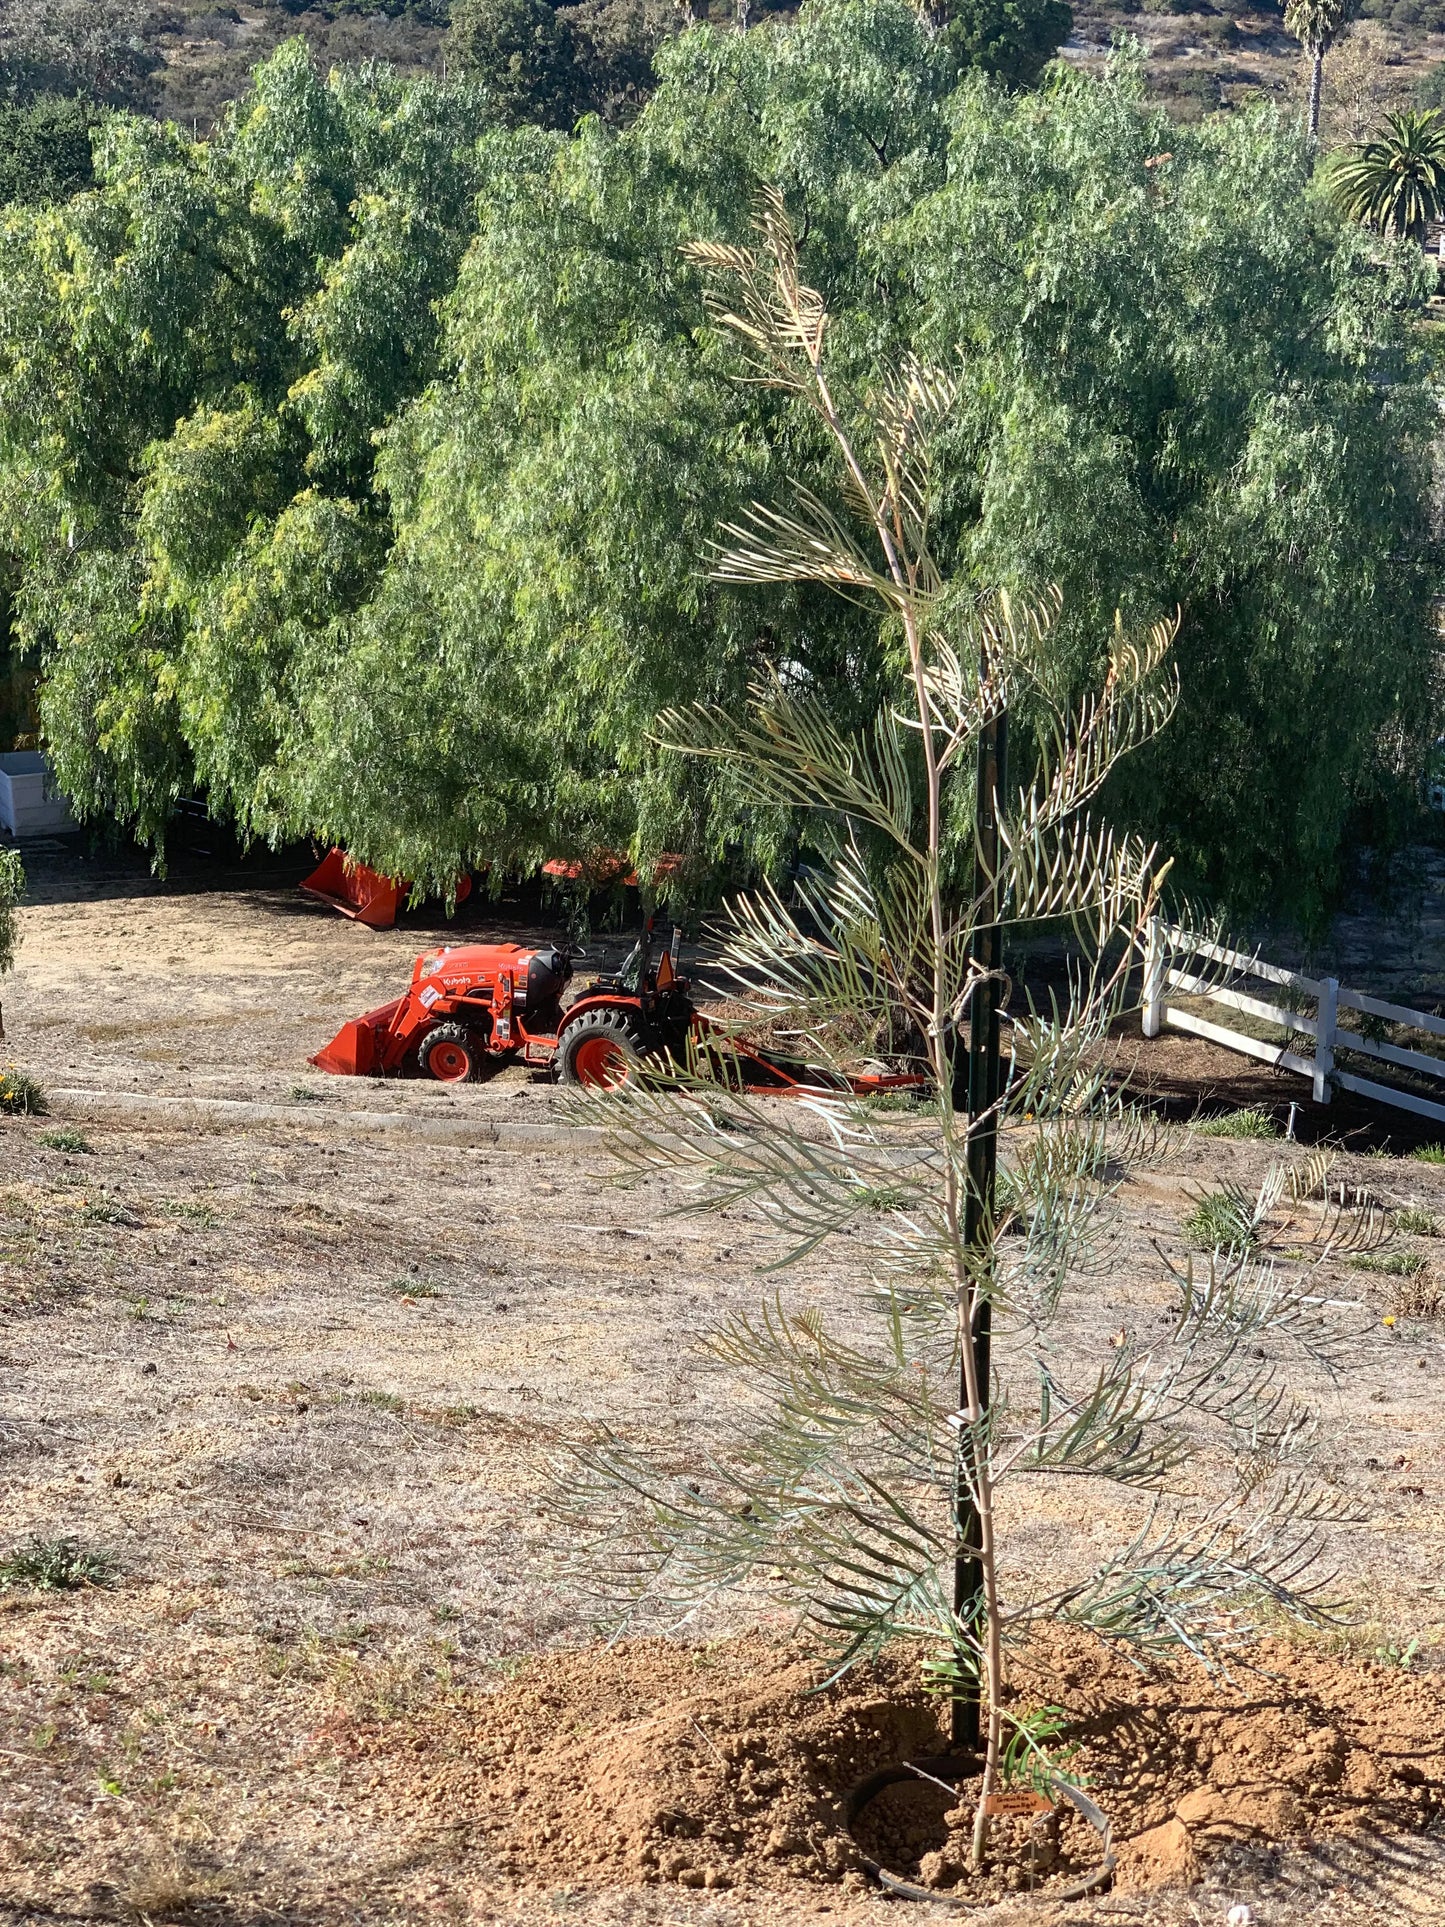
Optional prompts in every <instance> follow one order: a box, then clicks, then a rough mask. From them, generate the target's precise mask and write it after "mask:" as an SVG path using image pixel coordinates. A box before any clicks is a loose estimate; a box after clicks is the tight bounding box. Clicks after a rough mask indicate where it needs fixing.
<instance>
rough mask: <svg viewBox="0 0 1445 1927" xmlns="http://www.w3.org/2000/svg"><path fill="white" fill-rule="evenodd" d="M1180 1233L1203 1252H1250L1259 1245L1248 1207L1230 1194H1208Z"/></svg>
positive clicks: (1200, 1201)
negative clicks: (1254, 1246) (1256, 1244)
mask: <svg viewBox="0 0 1445 1927" xmlns="http://www.w3.org/2000/svg"><path fill="white" fill-rule="evenodd" d="M1179 1229H1180V1230H1181V1231H1182V1232H1183V1233H1184V1237H1185V1240H1186V1242H1187V1243H1189V1244H1192V1245H1193V1246H1194V1247H1195V1248H1196V1250H1199V1251H1248V1250H1249V1249H1250V1248H1251V1247H1252V1246H1253V1245H1254V1244H1255V1243H1256V1242H1257V1233H1256V1230H1255V1226H1254V1222H1253V1219H1252V1217H1251V1215H1250V1210H1249V1205H1248V1203H1247V1202H1246V1201H1245V1200H1244V1199H1243V1198H1239V1197H1235V1196H1234V1195H1232V1194H1231V1193H1230V1192H1228V1191H1209V1192H1207V1193H1206V1194H1205V1195H1204V1196H1203V1197H1202V1198H1200V1199H1199V1201H1198V1203H1197V1204H1196V1205H1195V1207H1194V1209H1193V1210H1192V1211H1191V1212H1190V1213H1189V1214H1188V1216H1187V1217H1185V1218H1184V1219H1182V1220H1181V1222H1180V1226H1179Z"/></svg>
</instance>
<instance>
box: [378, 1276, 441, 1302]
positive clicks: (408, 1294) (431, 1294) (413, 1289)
mask: <svg viewBox="0 0 1445 1927" xmlns="http://www.w3.org/2000/svg"><path fill="white" fill-rule="evenodd" d="M388 1289H389V1290H391V1291H394V1292H395V1293H396V1295H397V1296H398V1298H440V1297H441V1295H442V1294H441V1288H440V1287H439V1286H437V1285H434V1284H433V1283H432V1281H431V1279H430V1278H393V1279H392V1281H391V1284H390V1286H389V1287H388Z"/></svg>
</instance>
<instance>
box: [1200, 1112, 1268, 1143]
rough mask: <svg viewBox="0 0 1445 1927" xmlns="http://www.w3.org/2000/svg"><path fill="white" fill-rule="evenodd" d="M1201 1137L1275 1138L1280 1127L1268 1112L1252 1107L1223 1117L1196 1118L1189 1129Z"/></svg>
mask: <svg viewBox="0 0 1445 1927" xmlns="http://www.w3.org/2000/svg"><path fill="white" fill-rule="evenodd" d="M1189 1128H1190V1129H1191V1130H1192V1131H1197V1132H1198V1133H1199V1135H1200V1137H1236V1138H1273V1137H1278V1136H1279V1126H1278V1124H1276V1123H1275V1121H1274V1118H1273V1117H1272V1116H1271V1115H1270V1113H1269V1112H1268V1111H1264V1110H1261V1109H1259V1107H1258V1106H1257V1105H1251V1106H1250V1108H1249V1109H1248V1110H1243V1111H1226V1112H1225V1113H1224V1114H1223V1116H1221V1117H1196V1118H1195V1119H1194V1120H1193V1122H1192V1123H1191V1125H1190V1127H1189Z"/></svg>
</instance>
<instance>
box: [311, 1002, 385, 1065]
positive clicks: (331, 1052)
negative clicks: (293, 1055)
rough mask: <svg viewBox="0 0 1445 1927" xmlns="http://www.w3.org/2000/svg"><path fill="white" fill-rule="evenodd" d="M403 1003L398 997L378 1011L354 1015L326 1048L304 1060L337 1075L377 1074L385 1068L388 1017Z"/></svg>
mask: <svg viewBox="0 0 1445 1927" xmlns="http://www.w3.org/2000/svg"><path fill="white" fill-rule="evenodd" d="M404 1002H405V999H404V998H401V997H397V998H396V999H394V1000H393V1002H391V1003H389V1004H383V1005H382V1006H381V1008H380V1009H379V1010H369V1011H367V1013H366V1015H365V1016H364V1017H354V1018H353V1019H352V1020H351V1022H350V1023H349V1024H343V1025H342V1026H341V1028H340V1030H339V1031H337V1033H336V1035H335V1036H334V1037H333V1038H332V1040H331V1042H330V1043H329V1044H328V1045H327V1046H326V1048H325V1050H319V1051H317V1053H316V1055H315V1056H314V1057H311V1058H308V1059H307V1062H308V1063H311V1064H314V1065H315V1066H316V1068H317V1070H319V1071H330V1072H331V1073H332V1074H333V1076H336V1077H372V1076H379V1075H380V1073H381V1072H382V1070H383V1069H384V1068H385V1066H384V1064H383V1062H382V1057H383V1052H384V1051H385V1048H386V1036H387V1032H388V1030H389V1029H390V1028H391V1020H392V1018H393V1017H395V1015H396V1013H397V1012H398V1011H399V1010H400V1009H401V1007H402V1004H403V1003H404Z"/></svg>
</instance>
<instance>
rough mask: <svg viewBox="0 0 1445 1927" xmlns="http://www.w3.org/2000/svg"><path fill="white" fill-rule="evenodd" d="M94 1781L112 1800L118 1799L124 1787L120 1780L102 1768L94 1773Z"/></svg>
mask: <svg viewBox="0 0 1445 1927" xmlns="http://www.w3.org/2000/svg"><path fill="white" fill-rule="evenodd" d="M95 1783H96V1785H97V1786H98V1787H99V1788H100V1790H101V1792H102V1793H108V1794H109V1795H110V1797H111V1799H112V1800H119V1799H120V1798H121V1796H122V1794H123V1793H124V1792H125V1788H124V1787H123V1786H122V1785H121V1783H120V1781H119V1780H117V1779H114V1778H112V1776H111V1775H110V1774H109V1773H107V1772H105V1770H104V1769H102V1770H101V1771H100V1772H99V1773H97V1774H96V1776H95Z"/></svg>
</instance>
